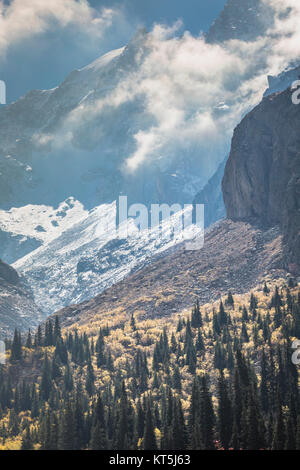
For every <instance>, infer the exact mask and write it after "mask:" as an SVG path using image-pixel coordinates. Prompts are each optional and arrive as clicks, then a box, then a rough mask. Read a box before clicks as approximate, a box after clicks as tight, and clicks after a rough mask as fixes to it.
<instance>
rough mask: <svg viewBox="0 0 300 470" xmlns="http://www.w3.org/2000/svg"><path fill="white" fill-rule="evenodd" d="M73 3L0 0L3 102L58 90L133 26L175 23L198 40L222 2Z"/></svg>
mask: <svg viewBox="0 0 300 470" xmlns="http://www.w3.org/2000/svg"><path fill="white" fill-rule="evenodd" d="M78 2H79V0H47V1H46V0H11V1H8V0H5V1H1V0H0V80H5V82H6V85H7V101H8V102H11V101H14V100H15V99H17V98H19V97H20V96H22V95H23V94H24V93H26V92H27V91H29V90H31V89H34V88H52V87H54V86H56V85H58V84H59V83H60V82H61V81H62V80H64V78H65V77H66V76H67V75H68V73H69V72H70V71H72V70H73V69H75V68H80V67H83V66H84V65H86V64H88V63H90V62H91V61H93V60H94V59H95V58H96V57H98V56H99V55H101V54H102V53H105V52H107V51H109V50H111V49H114V48H118V47H120V46H122V45H124V44H125V43H127V42H128V41H129V40H130V38H131V37H132V36H133V35H134V33H135V31H136V30H137V29H138V27H139V26H145V27H146V28H147V29H148V30H149V29H151V28H152V26H153V24H154V23H164V24H168V25H171V24H173V23H174V22H175V21H176V20H178V19H181V20H182V22H183V29H185V30H189V31H190V32H191V33H192V34H194V35H198V34H199V32H201V31H206V30H207V29H208V28H209V26H210V24H211V23H212V21H213V20H214V19H215V18H216V16H217V15H218V14H219V12H220V11H221V10H222V8H223V6H224V4H225V3H226V1H225V0H122V2H120V1H119V0H90V1H89V4H90V7H91V8H90V9H88V5H87V1H85V0H81V2H82V5H81V6H79V5H78ZM5 5H6V6H8V9H7V8H6V7H5ZM28 5H29V6H30V7H29V8H30V13H29V14H28ZM26 7H27V8H26ZM5 8H6V9H5ZM87 10H90V11H87ZM1 11H2V13H1ZM25 11H26V13H25ZM97 15H99V18H98V23H95V24H94V23H93V27H92V28H90V25H91V23H92V22H91V18H92V17H93V18H94V17H97ZM90 16H91V18H90ZM28 25H30V27H28Z"/></svg>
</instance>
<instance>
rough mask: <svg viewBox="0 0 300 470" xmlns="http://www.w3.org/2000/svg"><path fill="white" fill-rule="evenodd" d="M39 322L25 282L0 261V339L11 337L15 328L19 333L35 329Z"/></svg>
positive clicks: (30, 293)
mask: <svg viewBox="0 0 300 470" xmlns="http://www.w3.org/2000/svg"><path fill="white" fill-rule="evenodd" d="M41 320H42V315H41V313H40V311H39V309H38V307H37V306H36V304H35V303H34V300H33V295H32V292H31V290H30V289H29V287H28V285H27V284H26V282H25V280H24V279H23V278H20V277H19V275H18V273H17V272H16V271H15V270H14V269H13V268H12V267H11V266H9V265H7V264H6V263H4V262H3V261H1V260H0V339H4V338H5V337H9V336H11V335H12V333H13V331H14V329H15V328H17V329H18V330H19V331H27V330H28V328H35V327H36V326H37V325H38V324H39V323H40V322H41Z"/></svg>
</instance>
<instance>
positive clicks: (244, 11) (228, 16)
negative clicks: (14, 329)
mask: <svg viewBox="0 0 300 470" xmlns="http://www.w3.org/2000/svg"><path fill="white" fill-rule="evenodd" d="M273 21H274V10H273V9H272V7H271V6H270V5H267V3H266V2H263V1H262V0H228V1H227V2H226V4H225V6H224V9H223V10H222V12H221V13H220V15H219V16H218V18H217V19H216V20H215V21H214V23H213V24H212V26H211V27H210V29H209V31H208V33H207V36H206V38H207V41H208V42H211V43H222V42H224V41H228V40H230V39H239V40H243V41H253V40H255V39H256V38H257V37H258V36H262V35H264V34H265V32H266V30H267V29H268V28H269V27H271V26H272V24H273Z"/></svg>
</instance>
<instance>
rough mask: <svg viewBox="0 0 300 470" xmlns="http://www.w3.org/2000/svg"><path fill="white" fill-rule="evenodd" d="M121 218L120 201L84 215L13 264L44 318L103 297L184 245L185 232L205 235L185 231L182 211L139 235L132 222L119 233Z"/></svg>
mask: <svg viewBox="0 0 300 470" xmlns="http://www.w3.org/2000/svg"><path fill="white" fill-rule="evenodd" d="M191 207H192V206H191ZM190 212H191V210H190ZM77 213H78V211H77ZM185 213H187V212H186V211H185ZM75 216H76V213H75ZM116 216H117V212H116V204H115V203H113V204H103V205H101V206H99V207H96V208H94V209H92V210H91V211H89V212H87V213H86V214H85V215H83V213H81V219H80V220H78V222H77V223H74V224H73V225H72V226H71V227H70V228H68V229H66V230H64V231H63V232H62V233H61V234H60V235H59V236H57V237H55V238H54V239H52V240H50V241H49V242H48V243H46V244H44V245H43V246H41V247H40V248H38V249H36V250H35V251H33V252H31V253H29V254H27V255H26V256H25V257H23V258H21V259H20V260H18V261H17V262H16V263H14V267H15V268H16V269H17V270H18V271H20V272H22V273H23V274H24V275H25V276H26V279H27V280H28V282H29V283H30V285H31V286H32V288H33V291H34V295H35V299H36V301H37V303H38V305H40V307H41V309H42V311H43V313H44V314H50V313H53V312H55V311H56V310H59V309H60V308H62V307H64V306H67V305H69V304H73V303H79V302H82V301H84V300H87V299H90V298H91V297H93V296H95V295H97V294H100V293H101V292H102V291H103V290H104V289H106V288H108V287H110V286H111V285H112V284H114V283H116V282H118V281H120V280H121V279H123V278H124V277H125V276H127V275H128V274H129V273H131V272H132V271H134V270H137V269H140V268H141V267H143V266H145V265H147V264H149V263H150V261H151V260H152V259H155V258H156V257H159V256H162V254H163V253H164V252H167V251H168V250H171V249H173V248H174V247H176V246H178V245H179V244H182V243H183V235H184V234H185V235H186V236H188V237H193V236H195V235H196V234H199V232H200V231H201V227H199V228H198V227H196V226H190V228H187V229H186V231H185V232H183V231H182V216H183V211H179V212H177V213H176V214H174V215H172V216H171V218H170V219H166V220H165V221H162V223H161V224H160V225H158V226H156V227H154V228H149V230H148V229H144V230H141V231H139V230H138V229H137V227H136V226H135V224H134V222H133V220H132V219H129V222H128V224H127V222H126V221H125V222H124V223H122V224H121V225H120V227H119V230H120V235H119V234H118V233H117V232H116ZM126 227H127V229H128V230H126V232H125V228H126ZM122 233H123V234H124V235H122ZM127 233H128V236H127ZM125 234H126V235H125Z"/></svg>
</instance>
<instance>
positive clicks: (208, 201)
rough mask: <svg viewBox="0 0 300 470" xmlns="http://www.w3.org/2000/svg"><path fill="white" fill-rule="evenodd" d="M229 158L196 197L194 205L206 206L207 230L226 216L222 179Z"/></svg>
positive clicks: (205, 220)
mask: <svg viewBox="0 0 300 470" xmlns="http://www.w3.org/2000/svg"><path fill="white" fill-rule="evenodd" d="M226 161H227V157H226V158H225V159H224V161H223V162H222V163H221V164H220V165H219V167H218V169H217V171H216V172H215V173H214V174H213V176H212V177H211V178H210V180H209V181H208V182H207V183H206V185H205V186H204V188H203V189H202V190H201V191H199V193H198V194H197V195H196V196H195V199H194V201H193V204H204V206H205V211H204V225H205V228H207V227H209V226H210V225H211V224H213V223H215V222H217V221H218V220H220V219H222V218H223V217H224V216H225V206H224V201H223V194H222V188H221V185H222V179H223V175H224V168H225V164H226Z"/></svg>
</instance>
